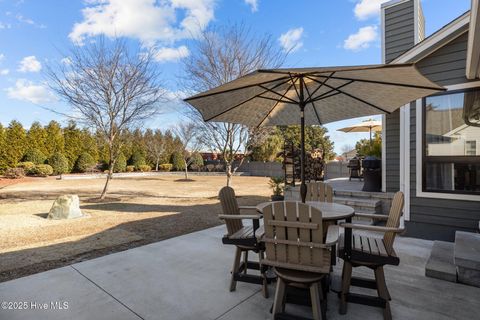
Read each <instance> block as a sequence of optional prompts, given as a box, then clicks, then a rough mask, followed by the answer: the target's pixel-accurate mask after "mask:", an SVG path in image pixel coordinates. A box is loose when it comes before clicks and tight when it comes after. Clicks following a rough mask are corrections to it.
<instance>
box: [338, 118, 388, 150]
mask: <svg viewBox="0 0 480 320" xmlns="http://www.w3.org/2000/svg"><path fill="white" fill-rule="evenodd" d="M381 130H382V122H381V121H377V120H372V119H369V120H365V121H362V122H360V123H357V124H355V125H353V126H349V127H345V128H341V129H337V131H343V132H347V133H349V132H370V144H372V131H381Z"/></svg>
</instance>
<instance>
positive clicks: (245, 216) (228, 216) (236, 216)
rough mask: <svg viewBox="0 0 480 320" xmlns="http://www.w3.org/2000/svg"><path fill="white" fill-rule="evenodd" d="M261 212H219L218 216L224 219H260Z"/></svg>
mask: <svg viewBox="0 0 480 320" xmlns="http://www.w3.org/2000/svg"><path fill="white" fill-rule="evenodd" d="M262 217H263V216H262V215H261V214H219V215H218V218H220V219H225V220H229V219H230V220H239V219H252V220H260V219H262Z"/></svg>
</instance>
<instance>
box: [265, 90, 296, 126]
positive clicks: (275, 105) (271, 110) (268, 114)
mask: <svg viewBox="0 0 480 320" xmlns="http://www.w3.org/2000/svg"><path fill="white" fill-rule="evenodd" d="M292 87H293V83H292V84H290V86H289V87H288V88H287V90H285V93H284V95H286V94H287V92H288V91H290V89H292ZM279 103H280V100H278V101H277V102H276V103H275V104H274V105H273V107H272V108H271V109H270V111H268V113H267V115H266V116H265V117H264V118H263V119H262V121H260V123H259V124H258V125H257V128H258V127H260V126H261V125H262V124H263V123H264V122H265V120H267V118H268V116H270V114H271V113H272V112H273V110H274V109H275V108H276V107H277V105H278V104H279Z"/></svg>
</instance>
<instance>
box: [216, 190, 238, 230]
mask: <svg viewBox="0 0 480 320" xmlns="http://www.w3.org/2000/svg"><path fill="white" fill-rule="evenodd" d="M218 197H219V198H220V203H221V204H222V210H223V214H232V215H233V214H240V209H239V208H238V203H237V199H236V198H235V191H234V190H233V189H232V188H231V187H223V188H222V189H220V192H219V193H218ZM225 224H226V225H227V232H228V235H232V234H234V233H235V232H237V231H238V230H240V229H242V228H243V223H242V220H241V219H234V220H233V219H232V220H225Z"/></svg>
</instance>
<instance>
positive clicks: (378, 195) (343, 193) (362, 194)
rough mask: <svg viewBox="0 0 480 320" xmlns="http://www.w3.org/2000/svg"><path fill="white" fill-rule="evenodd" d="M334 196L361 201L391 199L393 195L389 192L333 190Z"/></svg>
mask: <svg viewBox="0 0 480 320" xmlns="http://www.w3.org/2000/svg"><path fill="white" fill-rule="evenodd" d="M334 194H335V196H337V197H345V198H350V197H353V198H362V199H379V200H380V199H382V200H383V199H386V200H389V199H392V198H393V193H390V192H366V191H350V190H335V191H334Z"/></svg>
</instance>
